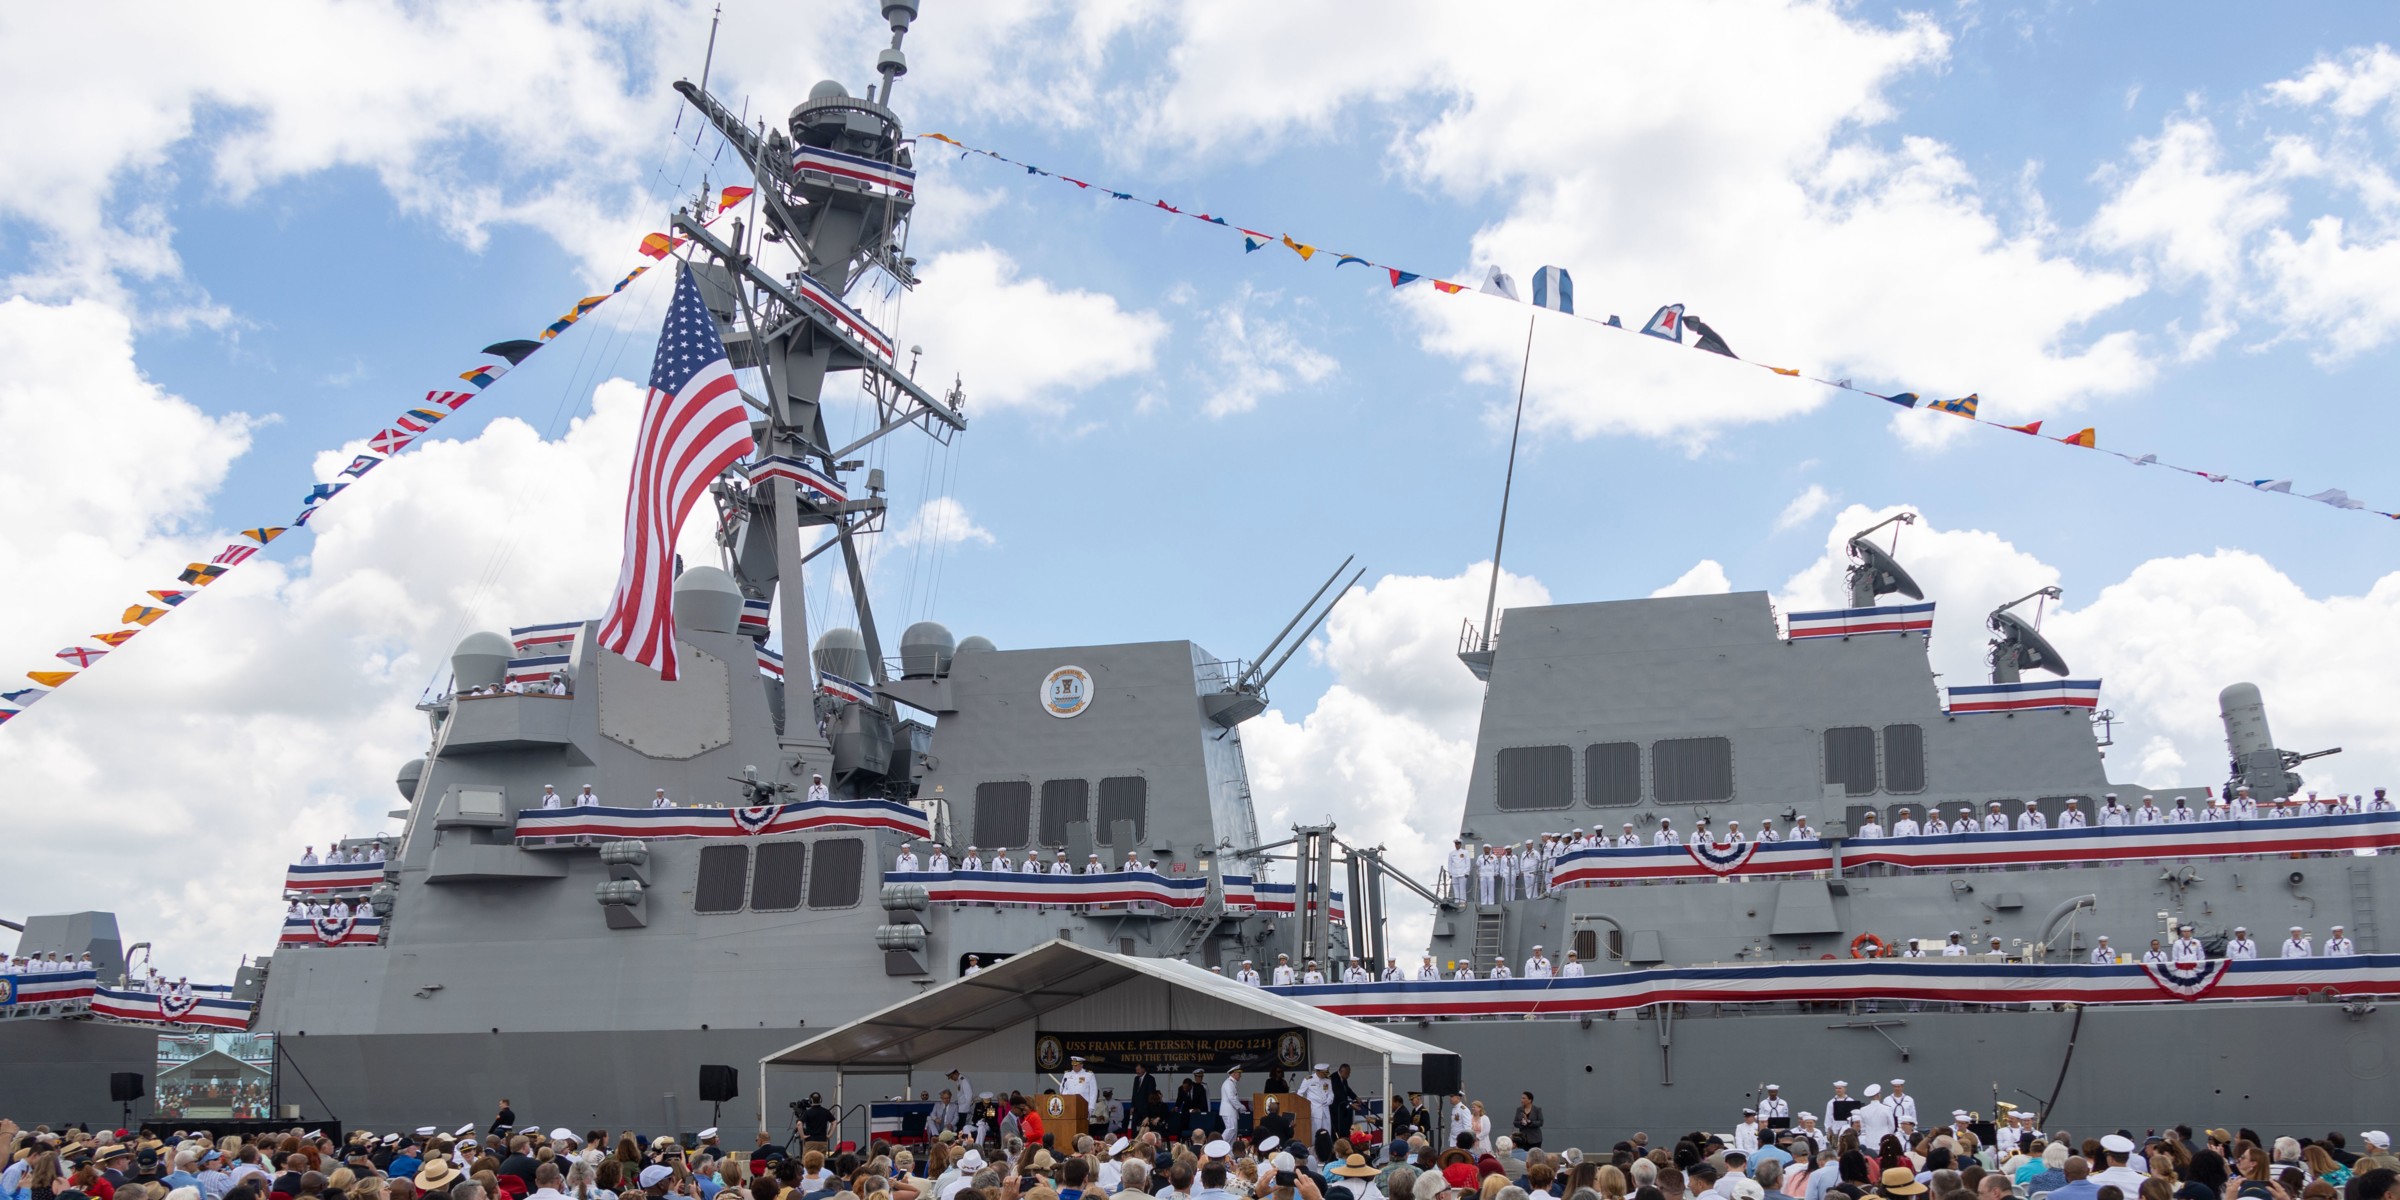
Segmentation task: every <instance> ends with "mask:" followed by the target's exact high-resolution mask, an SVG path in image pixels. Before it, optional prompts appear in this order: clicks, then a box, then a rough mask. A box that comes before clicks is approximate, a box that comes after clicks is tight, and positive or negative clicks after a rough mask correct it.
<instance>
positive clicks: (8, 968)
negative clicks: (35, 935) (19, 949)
mask: <svg viewBox="0 0 2400 1200" xmlns="http://www.w3.org/2000/svg"><path fill="white" fill-rule="evenodd" d="M99 969H100V968H99V965H98V964H96V963H94V962H93V961H92V956H91V954H90V952H88V951H87V952H85V953H83V954H61V953H59V952H58V951H56V950H52V951H49V952H47V953H43V952H35V953H30V954H16V955H0V975H58V974H62V973H65V972H69V971H96V970H99Z"/></svg>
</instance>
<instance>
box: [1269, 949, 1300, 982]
mask: <svg viewBox="0 0 2400 1200" xmlns="http://www.w3.org/2000/svg"><path fill="white" fill-rule="evenodd" d="M1269 978H1271V979H1273V980H1274V981H1275V986H1276V987H1290V986H1291V985H1293V984H1295V983H1298V982H1299V981H1300V976H1299V975H1298V974H1297V973H1296V972H1294V971H1293V970H1292V956H1291V955H1289V954H1278V955H1276V956H1275V973H1274V974H1273V975H1271V976H1269Z"/></svg>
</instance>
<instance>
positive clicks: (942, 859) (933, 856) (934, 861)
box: [925, 842, 950, 872]
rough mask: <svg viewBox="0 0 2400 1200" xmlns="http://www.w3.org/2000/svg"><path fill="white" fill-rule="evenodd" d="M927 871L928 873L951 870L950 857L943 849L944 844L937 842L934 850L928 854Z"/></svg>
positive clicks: (926, 860)
mask: <svg viewBox="0 0 2400 1200" xmlns="http://www.w3.org/2000/svg"><path fill="white" fill-rule="evenodd" d="M925 869H926V870H928V871H937V872H938V871H948V870H949V869H950V855H949V853H948V852H947V851H944V850H943V849H942V844H941V843H940V842H935V843H934V844H933V849H932V850H931V851H929V852H928V853H927V854H926V857H925Z"/></svg>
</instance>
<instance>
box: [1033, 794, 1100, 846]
mask: <svg viewBox="0 0 2400 1200" xmlns="http://www.w3.org/2000/svg"><path fill="white" fill-rule="evenodd" d="M1091 819H1092V785H1091V781H1089V780H1085V779H1046V780H1043V781H1042V844H1043V845H1045V846H1064V845H1066V844H1067V826H1069V825H1073V824H1075V823H1077V822H1080V821H1089V820H1091Z"/></svg>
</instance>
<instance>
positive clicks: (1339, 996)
mask: <svg viewBox="0 0 2400 1200" xmlns="http://www.w3.org/2000/svg"><path fill="white" fill-rule="evenodd" d="M1270 990H1272V991H1274V992H1277V993H1279V994H1281V995H1285V996H1289V997H1291V998H1292V999H1294V1000H1299V1001H1302V1002H1304V1003H1308V1004H1313V1005H1316V1006H1317V1007H1318V1008H1322V1009H1324V1010H1326V1011H1327V1012H1331V1013H1338V1014H1340V1015H1342V1016H1345V1017H1361V1018H1370V1019H1373V1018H1387V1019H1395V1018H1409V1017H1523V1016H1556V1017H1566V1016H1576V1015H1579V1014H1584V1013H1598V1012H1623V1011H1626V1010H1628V1009H1637V1008H1644V1007H1647V1006H1649V1005H1653V1004H1667V1003H1677V1004H1711V1003H1714V1004H1766V1003H1776V1002H1792V1001H1847V1000H1888V1001H1909V1000H1914V1001H1927V1002H1937V1003H1940V1002H1955V1003H1969V1004H2155V1003H2160V1002H2178V1001H2191V1000H2286V1001H2288V1000H2293V999H2298V998H2300V997H2302V996H2303V995H2307V994H2311V993H2314V994H2318V995H2322V994H2323V993H2324V992H2326V991H2328V990H2330V991H2332V992H2333V993H2334V994H2335V995H2338V996H2389V995H2394V994H2400V954H2354V955H2350V956H2347V957H2342V958H2285V959H2274V958H2260V959H2248V960H2244V961H2240V962H2230V961H2227V960H2225V959H2215V960H2212V961H2209V962H2204V963H2200V964H2198V965H2187V966H2165V965H2145V964H2111V965H2106V966H2086V965H2080V964H2068V963H2042V962H2024V963H2016V962H2006V961H1996V960H1993V959H1989V958H1869V959H1832V960H1800V961H1792V962H1767V963H1743V964H1738V965H1726V966H1694V967H1659V968H1653V969H1648V970H1639V971H1614V970H1612V971H1607V972H1605V973H1599V974H1589V975H1583V976H1579V977H1576V978H1566V979H1560V978H1551V979H1461V980H1448V979H1444V980H1425V981H1420V982H1407V983H1360V984H1316V985H1294V986H1287V987H1278V988H1271V989H1270Z"/></svg>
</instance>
